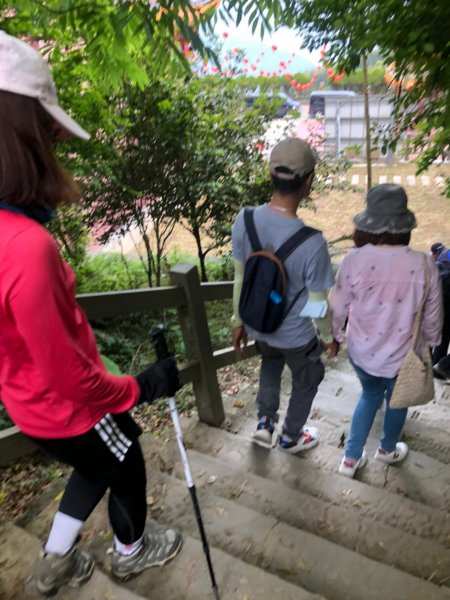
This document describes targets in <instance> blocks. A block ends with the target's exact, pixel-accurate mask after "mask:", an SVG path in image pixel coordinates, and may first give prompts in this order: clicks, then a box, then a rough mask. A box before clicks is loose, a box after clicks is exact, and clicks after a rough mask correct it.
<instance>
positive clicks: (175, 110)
mask: <svg viewBox="0 0 450 600" xmlns="http://www.w3.org/2000/svg"><path fill="white" fill-rule="evenodd" d="M116 105H117V107H118V109H120V114H119V121H120V122H121V126H120V128H118V129H117V130H116V131H114V134H112V133H111V134H110V135H108V136H107V137H106V138H105V140H104V143H105V144H106V146H108V148H110V149H111V148H112V149H113V150H114V156H113V158H112V160H109V161H107V162H104V161H103V159H102V160H99V161H96V160H95V157H94V156H92V157H90V165H91V168H92V175H90V176H86V177H85V194H84V195H85V199H86V201H87V204H88V206H89V209H88V210H89V215H90V223H91V224H92V226H95V227H97V229H98V230H99V231H100V232H101V237H102V239H103V240H104V241H106V240H107V239H109V238H110V237H112V236H114V235H121V234H123V233H125V232H127V231H129V230H130V229H133V228H137V229H138V230H139V232H140V235H141V237H142V239H143V245H144V248H145V252H146V258H145V267H146V270H147V273H148V279H149V284H150V285H152V284H153V283H154V282H156V284H157V285H159V283H160V281H161V272H162V260H163V258H164V255H165V252H166V247H167V242H168V241H169V239H170V236H171V234H172V231H173V229H174V226H175V224H176V223H177V222H180V223H181V224H183V225H184V227H185V228H186V229H187V230H188V231H189V232H190V233H191V234H192V235H193V237H194V239H195V242H196V247H197V254H198V259H199V263H200V269H201V274H202V279H203V280H206V279H207V269H206V258H207V256H208V254H210V253H211V252H216V253H217V252H220V251H221V249H222V248H224V247H225V246H226V244H227V243H228V242H229V239H230V233H231V223H232V219H233V216H234V215H235V214H236V212H237V211H238V210H239V208H240V206H241V205H242V204H243V203H248V202H251V203H256V204H257V203H259V202H260V201H262V198H264V199H265V198H266V197H267V193H268V178H267V173H266V165H265V162H264V158H263V156H262V154H261V151H260V147H259V146H258V141H259V140H260V139H261V137H262V135H263V132H264V129H265V124H266V122H267V120H270V118H271V116H272V115H273V114H274V112H275V110H276V108H277V107H278V105H279V102H278V101H276V102H272V101H267V100H265V99H263V98H262V99H261V100H260V101H259V102H257V103H256V105H255V106H254V108H253V109H252V110H249V109H247V108H246V106H245V103H244V101H243V96H242V94H241V93H240V92H239V90H237V89H236V88H235V87H234V86H233V85H231V83H230V82H228V81H223V80H215V81H205V80H202V79H197V78H192V79H186V80H180V79H176V78H174V79H167V78H165V79H157V80H154V81H152V83H151V85H150V86H149V87H148V88H147V89H145V90H144V91H142V92H141V91H139V90H136V89H129V90H128V94H127V96H126V97H124V98H120V99H118V100H116ZM150 224H151V231H149V229H150V227H149V225H150Z"/></svg>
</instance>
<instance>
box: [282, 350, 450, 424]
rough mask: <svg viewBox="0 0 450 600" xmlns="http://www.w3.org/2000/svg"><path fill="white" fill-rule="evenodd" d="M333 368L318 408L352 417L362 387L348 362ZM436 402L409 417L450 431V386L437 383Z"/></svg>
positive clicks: (317, 401) (285, 382)
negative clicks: (449, 428)
mask: <svg viewBox="0 0 450 600" xmlns="http://www.w3.org/2000/svg"><path fill="white" fill-rule="evenodd" d="M336 366H337V368H334V367H333V364H332V363H331V364H330V363H329V364H328V368H327V370H326V375H325V379H324V381H323V382H322V383H321V385H320V387H319V392H318V394H317V397H316V398H315V400H314V407H315V408H319V409H322V410H324V411H328V410H331V411H336V412H339V413H340V414H343V415H347V416H349V417H351V415H352V413H353V409H354V407H355V405H356V402H357V401H358V399H359V396H360V393H361V385H360V383H359V381H358V378H357V377H356V375H355V373H354V371H353V369H352V367H351V365H350V364H349V363H348V361H345V360H340V361H339V363H338V364H337V365H336ZM282 389H283V392H284V393H285V395H286V396H287V395H288V394H289V393H290V376H289V373H288V372H287V371H286V372H285V374H284V377H283V387H282ZM435 392H436V397H435V399H434V400H433V401H432V402H430V403H429V404H426V405H423V406H416V407H412V408H411V409H410V410H409V418H410V419H413V420H415V421H419V422H421V423H423V424H424V425H428V426H431V427H435V428H437V429H439V428H440V429H443V430H447V429H448V427H449V426H450V386H449V385H446V384H443V383H442V382H440V381H438V380H435Z"/></svg>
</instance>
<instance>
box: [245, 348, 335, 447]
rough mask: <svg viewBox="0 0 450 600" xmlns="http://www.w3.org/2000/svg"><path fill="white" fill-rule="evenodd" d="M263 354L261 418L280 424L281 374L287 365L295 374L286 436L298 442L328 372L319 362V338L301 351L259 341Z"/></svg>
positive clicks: (259, 395) (286, 421) (260, 383)
mask: <svg viewBox="0 0 450 600" xmlns="http://www.w3.org/2000/svg"><path fill="white" fill-rule="evenodd" d="M257 345H258V349H259V351H260V352H261V355H262V362H261V372H260V380H259V390H258V396H257V398H256V403H257V406H258V418H261V417H269V418H271V419H273V420H274V421H275V422H277V421H278V409H279V408H280V387H281V374H282V372H283V369H284V367H285V365H287V366H288V367H289V369H290V370H291V373H292V392H291V397H290V399H289V406H288V409H287V413H286V419H285V421H284V425H283V433H286V434H287V435H289V436H290V437H291V438H292V439H297V438H298V436H299V434H300V433H301V432H302V430H303V426H304V425H305V423H306V420H307V418H308V416H309V413H310V411H311V405H312V402H313V400H314V398H315V396H316V394H317V388H318V387H319V384H320V382H321V381H322V379H323V377H324V374H325V369H324V366H323V363H322V361H321V359H320V355H321V353H322V347H321V345H320V343H319V341H318V339H317V338H314V339H313V340H312V341H311V342H309V343H308V344H306V345H305V346H302V347H301V348H288V349H281V348H273V347H271V346H269V345H268V344H266V343H264V342H257Z"/></svg>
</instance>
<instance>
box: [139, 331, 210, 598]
mask: <svg viewBox="0 0 450 600" xmlns="http://www.w3.org/2000/svg"><path fill="white" fill-rule="evenodd" d="M165 331H166V330H165V327H164V325H157V326H156V327H154V328H153V329H152V330H151V332H150V339H151V342H152V345H153V348H154V350H155V353H156V357H157V359H158V360H163V359H165V358H168V357H170V356H171V354H170V352H169V349H168V347H167V342H166V336H165ZM167 403H168V405H169V409H170V416H171V417H172V423H173V426H174V428H175V433H176V438H177V443H178V449H179V451H180V455H181V462H182V463H183V469H184V477H185V479H186V484H187V487H188V489H189V493H190V495H191V499H192V505H193V507H194V513H195V518H196V520H197V526H198V530H199V532H200V538H201V540H202V544H203V552H204V553H205V557H206V563H207V565H208V571H209V576H210V578H211V585H212V589H213V593H214V598H215V599H216V600H220V596H219V588H218V587H217V582H216V576H215V574H214V568H213V565H212V561H211V553H210V550H209V543H208V538H207V537H206V531H205V527H204V525H203V519H202V513H201V512H200V505H199V503H198V497H197V489H196V487H195V483H194V481H193V479H192V473H191V467H190V465H189V459H188V455H187V452H186V447H185V445H184V438H183V431H182V429H181V423H180V417H179V415H178V410H177V405H176V402H175V398H169V399H168V401H167Z"/></svg>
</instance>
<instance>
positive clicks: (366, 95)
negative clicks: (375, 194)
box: [362, 54, 372, 190]
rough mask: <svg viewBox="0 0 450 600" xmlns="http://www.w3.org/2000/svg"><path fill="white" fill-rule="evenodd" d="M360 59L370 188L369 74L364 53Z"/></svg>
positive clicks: (368, 185) (370, 183)
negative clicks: (361, 62) (361, 63)
mask: <svg viewBox="0 0 450 600" xmlns="http://www.w3.org/2000/svg"><path fill="white" fill-rule="evenodd" d="M362 61H363V73H364V120H365V122H366V160H367V190H370V188H371V187H372V147H371V142H370V108H369V75H368V70H367V55H366V54H364V56H363V59H362Z"/></svg>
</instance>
